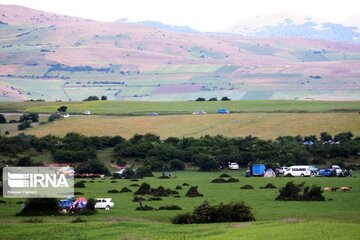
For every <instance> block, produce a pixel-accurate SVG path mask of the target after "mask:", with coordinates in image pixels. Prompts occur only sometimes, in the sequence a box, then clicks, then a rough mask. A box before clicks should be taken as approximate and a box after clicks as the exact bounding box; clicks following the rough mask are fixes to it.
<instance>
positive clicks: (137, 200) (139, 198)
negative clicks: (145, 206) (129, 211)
mask: <svg viewBox="0 0 360 240" xmlns="http://www.w3.org/2000/svg"><path fill="white" fill-rule="evenodd" d="M132 201H133V202H142V201H145V198H142V197H140V196H135V197H134V198H133V200H132Z"/></svg>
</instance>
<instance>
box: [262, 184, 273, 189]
mask: <svg viewBox="0 0 360 240" xmlns="http://www.w3.org/2000/svg"><path fill="white" fill-rule="evenodd" d="M260 188H261V189H274V188H276V186H274V185H273V184H272V183H268V184H266V185H265V186H264V187H260Z"/></svg>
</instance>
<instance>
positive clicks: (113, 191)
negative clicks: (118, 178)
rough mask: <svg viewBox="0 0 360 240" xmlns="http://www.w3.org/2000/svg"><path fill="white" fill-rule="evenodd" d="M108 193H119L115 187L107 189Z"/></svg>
mask: <svg viewBox="0 0 360 240" xmlns="http://www.w3.org/2000/svg"><path fill="white" fill-rule="evenodd" d="M107 192H108V193H120V192H119V191H118V190H116V189H112V190H109V191H107Z"/></svg>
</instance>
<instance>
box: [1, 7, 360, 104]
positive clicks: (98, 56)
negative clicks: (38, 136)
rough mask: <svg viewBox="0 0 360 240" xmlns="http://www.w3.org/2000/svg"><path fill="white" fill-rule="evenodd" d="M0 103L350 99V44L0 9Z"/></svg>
mask: <svg viewBox="0 0 360 240" xmlns="http://www.w3.org/2000/svg"><path fill="white" fill-rule="evenodd" d="M0 22H1V23H0V63H1V65H0V100H1V101H13V100H29V99H45V100H47V101H55V100H63V101H75V100H83V99H85V98H87V97H88V96H89V95H97V96H102V95H105V96H107V97H108V99H111V100H157V101H163V100H193V99H196V98H197V97H205V98H211V97H217V98H221V97H223V96H228V97H229V98H231V99H247V100H251V99H264V100H265V99H316V100H359V99H360V91H359V89H360V81H359V76H360V71H359V69H360V45H357V44H350V43H339V42H332V41H324V40H317V39H304V38H300V37H292V36H290V37H273V38H268V37H243V36H239V35H234V34H221V33H179V32H175V31H168V30H164V29H160V28H156V27H151V26H144V25H143V24H141V23H138V24H137V23H128V22H98V21H93V20H90V19H82V18H77V17H71V16H66V15H58V14H53V13H47V12H42V11H37V10H33V9H29V8H24V7H20V6H14V5H0Z"/></svg>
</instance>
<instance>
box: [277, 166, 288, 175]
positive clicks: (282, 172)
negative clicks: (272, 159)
mask: <svg viewBox="0 0 360 240" xmlns="http://www.w3.org/2000/svg"><path fill="white" fill-rule="evenodd" d="M286 169H288V167H280V168H278V170H279V173H280V174H284V172H285V170H286Z"/></svg>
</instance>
